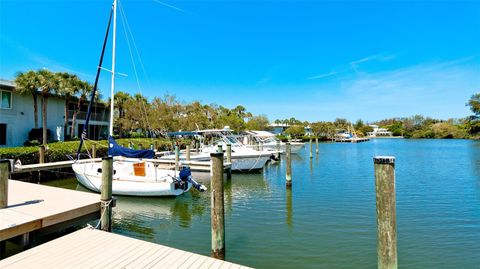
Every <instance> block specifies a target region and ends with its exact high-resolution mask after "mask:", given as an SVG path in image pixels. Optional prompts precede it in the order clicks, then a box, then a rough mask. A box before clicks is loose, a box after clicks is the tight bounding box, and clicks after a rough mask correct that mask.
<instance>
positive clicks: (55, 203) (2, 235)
mask: <svg viewBox="0 0 480 269" xmlns="http://www.w3.org/2000/svg"><path fill="white" fill-rule="evenodd" d="M8 193H9V195H8V207H7V208H3V209H0V215H1V216H2V217H1V218H0V241H3V240H7V239H9V238H12V237H15V236H17V235H21V234H25V233H27V232H32V231H35V230H38V229H40V228H45V227H48V226H51V225H55V224H59V223H62V222H65V221H68V220H72V219H75V218H77V217H82V216H85V215H88V214H91V213H96V212H100V195H98V194H93V193H87V192H81V191H74V190H67V189H62V188H55V187H50V186H44V185H39V184H32V183H26V182H21V181H17V180H9V181H8Z"/></svg>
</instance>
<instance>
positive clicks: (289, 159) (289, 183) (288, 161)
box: [285, 142, 292, 188]
mask: <svg viewBox="0 0 480 269" xmlns="http://www.w3.org/2000/svg"><path fill="white" fill-rule="evenodd" d="M285 151H286V154H285V155H286V159H285V162H286V166H287V172H286V180H287V181H286V185H287V188H291V187H292V156H291V150H290V142H287V143H285Z"/></svg>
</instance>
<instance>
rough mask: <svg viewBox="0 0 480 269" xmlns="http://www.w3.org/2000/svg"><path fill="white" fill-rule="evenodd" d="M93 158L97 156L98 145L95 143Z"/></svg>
mask: <svg viewBox="0 0 480 269" xmlns="http://www.w3.org/2000/svg"><path fill="white" fill-rule="evenodd" d="M92 158H94V159H95V158H97V145H96V144H93V145H92Z"/></svg>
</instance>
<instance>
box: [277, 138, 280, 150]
mask: <svg viewBox="0 0 480 269" xmlns="http://www.w3.org/2000/svg"><path fill="white" fill-rule="evenodd" d="M277 151H278V152H280V140H277Z"/></svg>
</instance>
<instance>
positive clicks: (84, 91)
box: [70, 80, 99, 139]
mask: <svg viewBox="0 0 480 269" xmlns="http://www.w3.org/2000/svg"><path fill="white" fill-rule="evenodd" d="M76 87H78V91H77V94H79V96H78V102H77V107H76V109H75V110H74V111H73V116H72V128H71V130H70V138H71V139H73V138H74V137H75V124H76V121H77V115H78V113H79V112H80V110H81V108H82V104H83V102H85V101H86V100H87V98H88V96H89V95H91V93H92V91H93V86H92V85H91V84H89V83H88V82H86V81H84V80H80V81H78V82H77V85H76ZM97 94H98V91H97ZM98 95H99V94H98Z"/></svg>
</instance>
